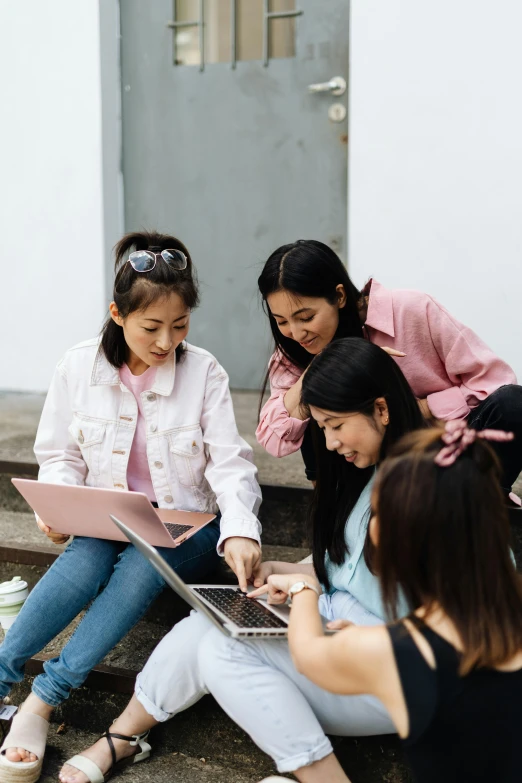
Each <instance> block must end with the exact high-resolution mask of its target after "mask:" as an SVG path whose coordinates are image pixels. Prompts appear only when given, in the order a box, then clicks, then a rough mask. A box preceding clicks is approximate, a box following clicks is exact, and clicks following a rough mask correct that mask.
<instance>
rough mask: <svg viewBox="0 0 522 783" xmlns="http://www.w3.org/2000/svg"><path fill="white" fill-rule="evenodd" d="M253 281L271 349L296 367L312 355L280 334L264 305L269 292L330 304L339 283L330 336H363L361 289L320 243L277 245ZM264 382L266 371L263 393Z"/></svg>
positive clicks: (332, 301) (334, 297)
mask: <svg viewBox="0 0 522 783" xmlns="http://www.w3.org/2000/svg"><path fill="white" fill-rule="evenodd" d="M257 284H258V287H259V292H260V294H261V296H262V299H263V309H264V310H265V312H266V314H267V316H268V320H269V323H270V329H271V331H272V337H273V338H274V350H276V351H278V353H279V355H280V356H282V357H284V358H285V359H287V360H288V361H289V362H291V363H292V364H294V365H296V366H297V367H299V369H300V370H304V369H306V367H308V365H309V364H310V362H311V361H312V359H313V356H312V354H310V353H308V351H307V350H306V349H305V348H303V347H302V345H299V343H298V342H296V341H295V340H292V338H291V337H285V336H284V335H283V334H281V332H280V330H279V327H278V325H277V322H276V320H275V318H274V317H273V315H272V313H271V312H270V308H269V306H268V302H267V298H268V296H269V295H270V294H273V293H275V292H276V291H288V292H289V293H290V294H293V295H294V296H296V297H300V296H313V297H322V298H324V299H326V300H327V302H329V303H330V304H335V303H336V302H337V299H338V292H337V290H336V289H337V286H338V285H342V286H343V288H344V290H345V293H346V304H345V306H344V307H343V308H341V309H340V310H339V325H338V327H337V331H336V333H335V335H334V338H333V339H334V340H337V339H339V338H341V337H362V336H363V331H362V324H361V319H360V316H359V306H358V305H359V302H360V299H361V292H360V291H359V290H358V289H357V287H356V286H355V285H354V284H353V283H352V281H351V280H350V277H349V275H348V272H347V270H346V267H345V266H344V264H343V263H342V261H341V259H340V258H339V256H338V255H337V254H336V253H334V251H333V250H332V248H331V247H328V245H325V244H324V243H323V242H318V241H317V240H315V239H298V240H297V242H293V243H292V244H289V245H282V246H281V247H278V248H277V250H274V252H273V253H272V255H271V256H270V257H269V259H268V261H267V262H266V263H265V265H264V267H263V271H262V272H261V274H260V275H259V278H258V281H257ZM267 382H268V374H267V376H266V378H265V380H264V383H263V392H264V391H265V389H266V385H267ZM262 396H263V395H261V398H262Z"/></svg>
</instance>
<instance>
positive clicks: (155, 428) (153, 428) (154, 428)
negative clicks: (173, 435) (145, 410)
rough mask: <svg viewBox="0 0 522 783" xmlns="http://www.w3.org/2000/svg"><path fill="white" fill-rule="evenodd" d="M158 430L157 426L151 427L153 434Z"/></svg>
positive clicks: (152, 425)
mask: <svg viewBox="0 0 522 783" xmlns="http://www.w3.org/2000/svg"><path fill="white" fill-rule="evenodd" d="M157 429H158V428H157V427H156V425H155V424H151V425H150V431H151V432H156V430H157Z"/></svg>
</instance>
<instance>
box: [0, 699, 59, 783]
mask: <svg viewBox="0 0 522 783" xmlns="http://www.w3.org/2000/svg"><path fill="white" fill-rule="evenodd" d="M48 731H49V721H48V720H45V718H42V717H41V716H40V715H35V714H34V713H32V712H19V713H18V715H15V716H14V718H13V721H12V723H11V730H10V732H9V734H8V735H7V737H6V738H5V740H4V742H3V744H2V747H1V748H0V783H36V781H37V780H38V778H39V777H40V775H41V774H42V764H43V757H44V753H45V745H46V741H47V733H48ZM7 748H25V750H27V751H28V752H29V753H34V755H35V756H36V757H37V760H36V761H9V759H7V758H6V756H5V752H6V750H7Z"/></svg>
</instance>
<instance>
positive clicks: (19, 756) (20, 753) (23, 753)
mask: <svg viewBox="0 0 522 783" xmlns="http://www.w3.org/2000/svg"><path fill="white" fill-rule="evenodd" d="M52 711H53V708H52V707H50V706H49V705H48V704H46V703H45V702H44V701H42V700H41V699H39V698H38V696H36V695H35V694H34V693H30V694H29V696H28V697H27V699H26V700H25V701H24V703H23V704H22V706H21V707H20V712H32V713H33V714H34V715H40V717H41V718H45V720H50V718H51V714H52ZM5 757H6V759H7V760H8V761H14V762H20V763H22V764H29V763H31V762H32V761H38V757H37V756H35V755H34V753H29V751H28V750H26V749H25V748H7V749H6V751H5Z"/></svg>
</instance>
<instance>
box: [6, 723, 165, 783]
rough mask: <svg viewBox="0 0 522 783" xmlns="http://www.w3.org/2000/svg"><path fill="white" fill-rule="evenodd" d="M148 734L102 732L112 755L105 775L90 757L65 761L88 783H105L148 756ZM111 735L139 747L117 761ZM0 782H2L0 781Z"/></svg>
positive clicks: (74, 757)
mask: <svg viewBox="0 0 522 783" xmlns="http://www.w3.org/2000/svg"><path fill="white" fill-rule="evenodd" d="M148 736H149V732H148V731H145V732H143V734H132V735H131V736H130V737H127V736H125V735H124V734H115V733H114V732H113V731H106V732H105V733H104V734H102V735H101V737H100V739H103V737H105V739H106V740H107V742H108V743H109V748H110V750H111V756H112V765H111V766H110V768H109V770H108V771H107V772H106V773H105V775H104V774H103V772H102V771H101V769H100V768H99V766H98V765H97V764H95V762H94V761H91V759H88V758H87V756H79V755H78V756H73V757H72V758H71V759H69V760H68V761H66V762H65V763H66V764H70V765H71V767H75V768H76V769H77V770H79V771H80V772H83V774H84V775H86V776H87V778H88V779H89V780H90V783H105V781H107V780H109V778H110V777H111V775H112V774H113V773H114V772H117V771H118V770H121V769H123V768H124V767H127V766H129V764H137V763H138V762H139V761H145V759H148V758H149V756H150V751H151V750H152V748H151V747H150V745H149V743H148V742H147V737H148ZM113 737H116V739H121V740H125V741H126V742H128V743H129V744H130V745H131V746H133V747H137V748H139V750H136V753H133V754H132V756H127V757H126V758H124V759H120V760H119V761H117V760H116V748H115V747H114V742H113V741H112V738H113ZM0 783H2V781H0Z"/></svg>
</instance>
